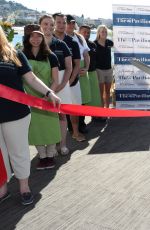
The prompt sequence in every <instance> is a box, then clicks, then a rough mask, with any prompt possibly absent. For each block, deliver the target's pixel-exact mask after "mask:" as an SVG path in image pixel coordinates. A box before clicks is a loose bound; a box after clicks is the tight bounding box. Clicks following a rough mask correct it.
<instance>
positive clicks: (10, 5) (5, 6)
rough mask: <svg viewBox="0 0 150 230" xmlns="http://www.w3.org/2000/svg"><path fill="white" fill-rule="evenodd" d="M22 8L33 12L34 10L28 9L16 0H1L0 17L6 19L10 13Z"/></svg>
mask: <svg viewBox="0 0 150 230" xmlns="http://www.w3.org/2000/svg"><path fill="white" fill-rule="evenodd" d="M22 10H28V11H31V12H33V10H31V9H28V8H27V7H25V6H23V5H22V4H20V3H16V2H15V1H5V0H0V17H1V18H3V19H6V18H7V17H8V16H9V15H11V14H16V13H18V12H19V11H22Z"/></svg>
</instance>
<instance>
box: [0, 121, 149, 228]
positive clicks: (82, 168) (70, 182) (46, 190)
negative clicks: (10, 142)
mask: <svg viewBox="0 0 150 230" xmlns="http://www.w3.org/2000/svg"><path fill="white" fill-rule="evenodd" d="M89 127H90V133H89V134H88V135H87V138H88V141H87V142H84V143H80V144H79V143H77V142H75V141H74V140H72V139H71V138H70V136H69V135H68V144H69V146H70V148H71V155H69V156H66V157H60V156H59V157H57V159H56V161H57V167H56V168H55V169H53V170H47V171H44V172H38V171H36V169H35V165H36V163H37V158H36V151H35V149H34V148H33V147H31V155H32V170H31V186H32V188H33V192H34V194H35V203H34V205H31V206H28V207H23V206H22V205H21V204H20V203H19V193H18V184H17V183H16V180H15V179H13V180H12V181H11V183H10V185H9V190H10V191H11V193H12V198H11V199H9V200H7V201H6V202H5V203H3V204H2V205H1V206H0V230H13V229H17V230H149V229H150V151H149V145H150V118H138V119H137V118H136V119H134V118H126V119H124V118H113V119H111V120H109V122H108V123H107V124H104V123H97V124H89Z"/></svg>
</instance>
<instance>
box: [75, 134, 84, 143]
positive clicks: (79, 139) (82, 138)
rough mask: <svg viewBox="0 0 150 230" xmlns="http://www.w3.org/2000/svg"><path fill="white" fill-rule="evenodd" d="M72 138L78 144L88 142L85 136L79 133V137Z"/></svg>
mask: <svg viewBox="0 0 150 230" xmlns="http://www.w3.org/2000/svg"><path fill="white" fill-rule="evenodd" d="M72 138H73V139H75V140H76V141H78V142H82V141H85V140H86V138H85V136H84V135H83V134H82V133H79V134H78V135H77V136H76V135H72Z"/></svg>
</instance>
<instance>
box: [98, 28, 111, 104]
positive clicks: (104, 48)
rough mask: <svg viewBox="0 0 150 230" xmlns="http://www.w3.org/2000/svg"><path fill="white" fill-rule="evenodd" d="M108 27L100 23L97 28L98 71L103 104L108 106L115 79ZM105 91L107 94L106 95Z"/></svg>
mask: <svg viewBox="0 0 150 230" xmlns="http://www.w3.org/2000/svg"><path fill="white" fill-rule="evenodd" d="M107 31H108V29H107V27H106V26H105V25H100V26H99V27H98V28H97V36H96V40H95V44H96V46H97V47H96V71H97V75H98V80H99V87H100V93H101V99H102V106H103V107H106V108H108V107H109V103H110V87H111V83H112V80H113V70H112V67H111V48H112V46H113V42H112V41H111V40H109V39H107ZM104 93H105V95H104Z"/></svg>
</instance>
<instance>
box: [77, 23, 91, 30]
mask: <svg viewBox="0 0 150 230" xmlns="http://www.w3.org/2000/svg"><path fill="white" fill-rule="evenodd" d="M82 28H85V29H89V30H90V29H91V27H90V26H88V25H85V24H84V25H81V26H80V28H79V30H81V29H82Z"/></svg>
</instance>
